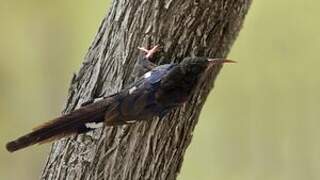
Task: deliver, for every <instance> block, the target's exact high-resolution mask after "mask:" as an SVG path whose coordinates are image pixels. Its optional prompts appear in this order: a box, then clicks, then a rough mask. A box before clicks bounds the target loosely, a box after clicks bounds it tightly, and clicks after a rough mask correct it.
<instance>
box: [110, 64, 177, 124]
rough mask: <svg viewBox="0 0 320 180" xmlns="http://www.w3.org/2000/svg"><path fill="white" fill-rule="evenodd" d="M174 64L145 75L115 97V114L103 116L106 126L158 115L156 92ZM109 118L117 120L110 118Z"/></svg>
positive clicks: (159, 67) (155, 69)
mask: <svg viewBox="0 0 320 180" xmlns="http://www.w3.org/2000/svg"><path fill="white" fill-rule="evenodd" d="M174 66H175V65H174V64H167V65H162V66H158V67H156V68H154V69H153V70H151V71H149V72H147V73H145V74H144V75H143V76H142V77H140V78H139V79H138V80H137V81H136V82H135V83H133V84H132V85H130V86H129V87H127V88H125V89H124V90H123V91H121V92H120V93H119V96H117V97H116V98H117V102H118V107H116V108H117V109H118V111H116V112H117V114H108V113H106V114H105V122H106V124H107V125H117V124H126V123H127V122H128V123H131V122H132V121H133V120H141V119H149V118H150V117H153V116H156V115H158V114H157V112H158V111H161V109H157V108H158V106H157V102H156V98H155V94H156V92H157V91H158V90H159V85H160V82H161V79H162V78H163V77H165V76H166V75H167V74H168V72H170V71H171V69H172V68H173V67H174ZM110 116H113V117H117V118H110Z"/></svg>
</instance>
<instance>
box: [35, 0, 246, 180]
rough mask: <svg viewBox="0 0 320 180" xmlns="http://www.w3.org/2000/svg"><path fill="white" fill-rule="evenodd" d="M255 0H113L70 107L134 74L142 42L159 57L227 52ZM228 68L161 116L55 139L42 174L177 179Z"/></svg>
mask: <svg viewBox="0 0 320 180" xmlns="http://www.w3.org/2000/svg"><path fill="white" fill-rule="evenodd" d="M250 4H251V0H114V1H113V2H112V5H111V8H110V9H109V12H108V14H107V16H106V17H105V18H104V20H103V22H102V24H101V26H100V28H99V31H98V33H97V35H96V37H95V40H94V41H93V43H92V45H91V47H90V48H89V51H88V53H87V55H86V57H85V61H84V62H83V65H82V67H81V69H80V71H79V72H78V73H77V75H74V77H73V79H72V82H71V86H70V90H69V97H68V101H67V104H66V108H65V110H64V113H66V112H70V111H72V110H73V109H75V108H78V107H79V105H80V104H81V103H82V102H84V101H86V100H88V99H90V98H93V97H98V96H101V95H105V96H106V95H110V94H113V93H115V92H117V91H120V90H121V89H122V88H123V87H124V86H126V85H127V84H128V83H130V82H132V81H133V80H134V78H133V74H134V73H133V72H134V67H135V63H136V61H137V57H138V56H139V55H140V56H141V55H142V54H141V52H139V51H138V49H137V47H138V46H145V47H150V46H153V45H156V44H159V45H160V46H161V47H162V50H161V52H159V54H158V56H159V60H158V61H157V63H158V64H164V63H170V62H179V61H181V60H182V59H183V58H184V57H187V56H206V57H225V56H226V55H227V53H228V52H229V49H230V47H231V45H232V44H233V42H234V40H235V38H236V37H237V35H238V33H239V31H240V29H241V26H242V23H243V21H244V17H245V15H246V13H247V11H248V9H249V6H250ZM220 69H221V67H217V68H215V69H213V70H212V72H211V73H210V75H209V76H208V77H207V78H206V80H205V81H204V82H203V83H201V84H199V86H198V88H197V90H196V92H195V93H194V95H193V96H192V98H191V99H190V100H189V102H187V103H186V104H185V105H184V106H182V107H181V108H178V109H176V110H174V111H173V112H171V113H170V114H169V115H167V116H166V117H165V118H163V119H161V120H159V119H158V118H155V119H153V120H150V121H144V122H138V123H136V124H133V125H125V126H119V127H104V128H101V129H97V130H96V131H94V132H89V133H87V134H84V135H77V136H73V137H70V138H66V139H63V140H60V141H58V142H56V143H54V144H53V146H52V148H51V152H50V154H49V157H48V160H47V162H46V164H45V167H44V170H43V173H42V176H41V179H88V180H91V179H110V180H114V179H116V180H118V179H122V180H127V179H133V180H138V179H169V180H171V179H176V178H177V175H178V173H179V171H180V169H181V165H182V162H183V156H184V154H185V152H186V149H187V147H188V145H189V144H190V142H191V138H192V133H193V130H194V127H195V125H196V124H197V122H198V117H199V114H200V111H201V108H202V106H203V104H204V102H205V100H206V98H207V95H208V93H209V91H210V90H211V89H212V88H213V84H214V79H215V78H216V76H217V74H218V72H219V70H220Z"/></svg>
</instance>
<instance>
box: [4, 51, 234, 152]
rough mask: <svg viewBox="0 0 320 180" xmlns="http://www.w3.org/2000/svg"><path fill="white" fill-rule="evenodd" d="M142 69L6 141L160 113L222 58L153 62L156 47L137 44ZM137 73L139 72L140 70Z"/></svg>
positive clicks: (21, 142)
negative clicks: (106, 92) (111, 90)
mask: <svg viewBox="0 0 320 180" xmlns="http://www.w3.org/2000/svg"><path fill="white" fill-rule="evenodd" d="M139 50H141V51H143V52H144V53H145V55H144V56H143V57H142V58H140V62H142V63H140V66H141V69H143V70H142V72H145V73H144V74H143V75H141V77H139V78H138V79H137V80H136V81H135V82H133V83H132V84H130V85H129V86H127V87H125V88H124V89H123V90H121V91H119V92H118V93H115V94H112V95H110V96H106V97H99V98H96V99H92V100H89V101H87V102H85V103H83V104H82V105H81V107H80V108H78V109H76V110H74V111H72V112H70V113H67V114H64V115H62V116H60V117H57V118H55V119H53V120H51V121H48V122H46V123H44V124H42V125H40V126H38V127H36V128H34V129H33V131H31V132H30V133H28V134H26V135H23V136H21V137H19V138H17V139H15V140H13V141H11V142H8V143H7V144H6V149H7V150H8V151H9V152H14V151H17V150H20V149H23V148H26V147H28V146H31V145H34V144H43V143H46V142H50V141H54V140H58V139H61V138H64V137H68V136H70V135H75V134H82V133H86V132H88V131H92V130H94V129H97V128H101V127H103V126H119V125H128V124H132V123H135V122H137V121H143V120H151V119H152V118H153V117H160V118H162V117H164V116H165V115H166V114H167V113H168V112H170V111H171V110H172V109H174V108H176V107H179V106H181V105H182V104H183V103H185V102H187V101H188V100H189V98H190V96H191V94H192V92H193V91H194V90H195V88H196V86H197V84H198V83H199V81H201V79H202V78H201V77H202V76H204V74H206V72H207V71H208V69H210V68H212V67H213V66H216V65H219V64H223V63H235V61H232V60H228V59H224V58H206V57H186V58H184V59H183V60H182V61H181V62H180V63H170V64H163V65H159V66H157V65H156V64H155V63H153V62H152V61H151V59H152V57H153V55H154V54H155V53H156V52H157V51H159V46H158V45H156V46H154V47H153V48H151V49H146V48H143V47H139ZM140 74H142V73H141V72H140Z"/></svg>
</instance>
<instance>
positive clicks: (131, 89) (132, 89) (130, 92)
mask: <svg viewBox="0 0 320 180" xmlns="http://www.w3.org/2000/svg"><path fill="white" fill-rule="evenodd" d="M136 89H137V87H135V86H133V87H132V88H130V89H129V94H132V93H133V92H134V91H135V90H136Z"/></svg>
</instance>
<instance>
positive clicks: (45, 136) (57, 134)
mask: <svg viewBox="0 0 320 180" xmlns="http://www.w3.org/2000/svg"><path fill="white" fill-rule="evenodd" d="M110 99H112V98H110ZM110 99H109V98H108V99H104V100H102V101H101V102H97V103H94V104H91V105H88V106H85V107H82V108H80V109H77V110H75V111H73V112H71V113H69V114H66V115H63V116H61V117H58V118H56V119H53V120H51V121H49V122H47V123H44V124H43V125H41V126H39V127H37V128H35V129H34V130H33V131H32V132H30V133H28V134H26V135H24V136H21V137H19V138H18V139H16V140H14V141H11V142H9V143H7V145H6V148H7V150H8V151H10V152H14V151H17V150H19V149H22V148H25V147H28V146H30V145H33V144H37V143H45V142H49V141H52V140H56V139H60V138H62V137H66V136H69V135H72V134H76V133H84V132H87V131H90V130H93V129H94V128H92V127H90V126H88V125H87V124H88V123H89V124H92V123H101V122H103V121H104V118H105V117H104V114H105V113H106V112H108V109H111V111H114V110H115V108H109V106H110V105H114V102H112V100H110ZM101 124H102V123H101Z"/></svg>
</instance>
